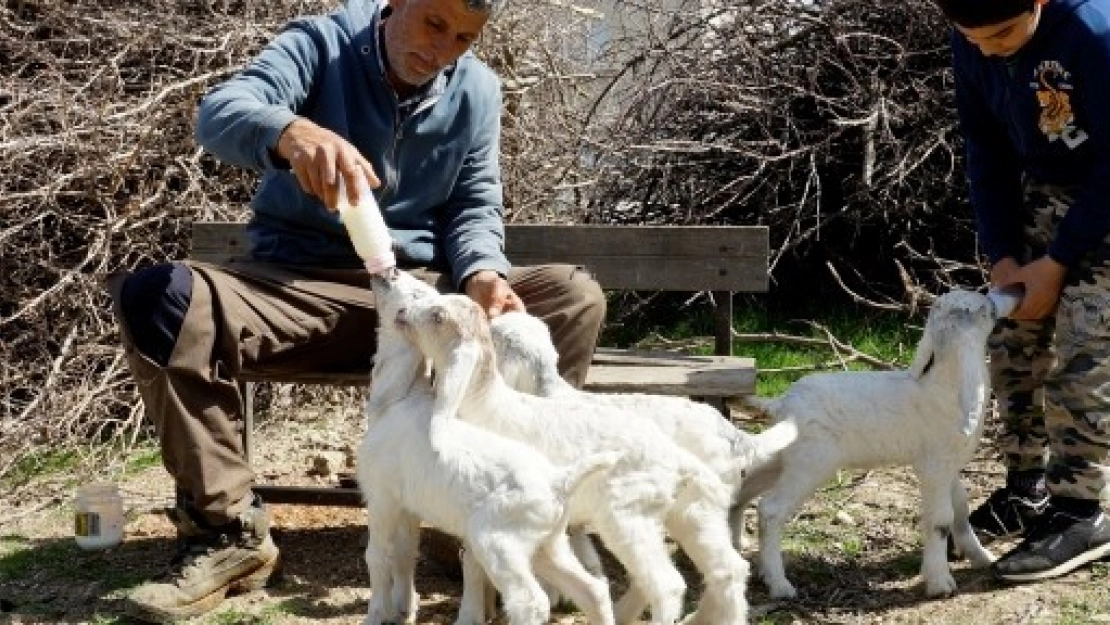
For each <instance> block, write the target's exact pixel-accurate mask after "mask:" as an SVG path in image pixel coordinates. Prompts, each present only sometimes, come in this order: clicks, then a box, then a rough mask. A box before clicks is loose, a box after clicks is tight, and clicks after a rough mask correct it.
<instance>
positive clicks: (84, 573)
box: [0, 537, 144, 589]
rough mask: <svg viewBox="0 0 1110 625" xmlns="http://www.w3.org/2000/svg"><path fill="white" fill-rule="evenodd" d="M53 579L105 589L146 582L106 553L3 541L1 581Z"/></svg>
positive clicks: (57, 543)
mask: <svg viewBox="0 0 1110 625" xmlns="http://www.w3.org/2000/svg"><path fill="white" fill-rule="evenodd" d="M31 575H40V576H49V577H51V578H53V579H67V580H73V581H78V582H91V581H97V582H101V583H102V584H103V585H104V587H105V588H109V589H117V588H129V587H131V586H134V585H136V584H138V583H140V582H142V581H143V579H144V576H143V575H142V574H141V573H138V572H133V571H127V570H123V569H121V568H120V567H118V566H117V565H116V564H114V563H112V562H110V561H109V560H107V559H105V558H104V557H103V555H102V552H97V551H85V550H83V549H81V548H80V547H79V546H77V543H76V542H74V541H70V540H49V541H45V542H41V543H35V542H32V541H30V540H27V539H26V538H22V537H17V538H14V539H9V538H7V537H5V538H4V540H3V541H2V542H0V582H4V581H17V580H21V579H26V578H28V577H30V576H31Z"/></svg>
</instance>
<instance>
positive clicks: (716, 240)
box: [190, 222, 769, 506]
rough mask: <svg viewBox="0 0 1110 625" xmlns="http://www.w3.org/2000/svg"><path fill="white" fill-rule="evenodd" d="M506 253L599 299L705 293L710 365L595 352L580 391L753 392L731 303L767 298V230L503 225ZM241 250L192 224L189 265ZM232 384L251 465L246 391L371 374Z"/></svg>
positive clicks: (300, 493) (309, 495)
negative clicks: (583, 277)
mask: <svg viewBox="0 0 1110 625" xmlns="http://www.w3.org/2000/svg"><path fill="white" fill-rule="evenodd" d="M505 248H506V249H505V252H506V255H507V256H508V257H509V260H510V261H511V262H512V263H513V264H514V265H521V266H523V265H538V264H545V263H553V262H558V263H570V264H576V265H581V266H584V267H586V268H587V269H589V270H590V271H591V272H592V273H593V275H594V276H595V277H596V278H597V280H598V282H599V283H600V284H601V285H602V287H603V288H605V289H607V290H627V291H688V292H696V291H709V292H712V294H713V302H714V304H715V306H714V318H715V331H714V336H715V340H714V355H712V356H694V355H683V354H674V353H670V352H634V351H629V350H614V349H599V350H598V352H597V354H596V355H595V357H594V360H593V363H592V364H591V366H590V371H589V374H588V376H587V379H586V388H587V389H588V390H591V391H595V392H641V393H656V394H665V395H682V396H688V397H694V398H698V399H701V400H704V401H708V402H711V403H713V404H714V405H717V406H718V407H722V408H723V407H724V406H725V405H726V403H727V402H728V400H729V399H732V398H736V397H740V396H743V395H748V394H751V393H753V392H754V390H755V376H756V369H755V362H754V361H753V360H752V359H750V358H741V357H735V356H732V355H731V353H732V311H733V308H732V295H733V294H734V293H737V292H765V291H766V290H767V287H768V272H767V259H768V253H769V242H768V233H767V228H766V227H763V226H614V225H602V226H594V225H537V224H508V225H507V226H506V232H505ZM246 249H247V237H246V229H245V225H244V224H242V223H233V222H196V223H194V224H193V234H192V250H191V254H190V258H192V259H194V260H201V261H208V262H220V261H223V260H226V259H228V258H232V257H236V256H241V255H243V254H244V253H245V251H246ZM239 380H240V382H242V383H243V384H244V394H243V396H244V406H243V418H244V433H243V434H244V446H245V449H246V452H247V458H248V460H250V457H251V451H252V432H253V429H254V406H253V386H254V384H255V383H258V382H283V383H296V384H327V385H341V386H349V385H359V386H366V385H368V384H369V382H370V372H369V371H352V372H349V373H342V374H315V375H298V376H289V375H285V376H279V377H275V376H272V375H265V374H262V373H257V372H250V371H246V372H243V373H242V374H241V375H240V376H239ZM255 490H256V491H257V492H258V493H259V495H260V496H261V497H262V498H263V499H264V500H266V501H269V502H271V503H302V504H318V505H353V506H358V505H361V501H360V496H359V493H358V490H357V489H355V488H350V487H346V488H310V487H292V486H273V485H259V486H257V487H256V488H255Z"/></svg>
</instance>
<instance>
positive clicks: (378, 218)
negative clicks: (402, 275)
mask: <svg viewBox="0 0 1110 625" xmlns="http://www.w3.org/2000/svg"><path fill="white" fill-rule="evenodd" d="M358 198H359V199H358V204H357V205H355V206H352V205H351V203H350V201H349V200H348V199H347V189H346V187H345V186H344V183H343V176H339V206H338V208H339V219H340V220H342V221H343V225H344V226H345V227H346V228H347V235H348V236H350V237H351V243H353V244H354V246H355V251H356V252H358V255H359V258H361V259H362V261H363V262H364V263H366V270H367V271H369V272H370V273H379V272H381V271H384V270H385V269H388V268H390V267H394V266H396V265H397V259H396V258H394V256H393V239H392V238H391V237H390V236H389V228H388V227H386V225H385V220H384V219H382V211H381V209H380V208H378V202H377V200H375V199H374V194H373V193H372V192H371V191H370V184H369V183H367V182H366V177H365V176H359V189H358Z"/></svg>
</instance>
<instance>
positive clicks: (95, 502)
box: [73, 482, 123, 550]
mask: <svg viewBox="0 0 1110 625" xmlns="http://www.w3.org/2000/svg"><path fill="white" fill-rule="evenodd" d="M73 535H74V537H75V538H76V539H77V544H78V545H79V546H80V547H81V548H82V549H90V550H91V549H108V548H110V547H115V546H116V545H118V544H119V543H120V541H122V540H123V498H122V497H120V494H119V490H118V489H117V488H116V485H115V484H112V483H110V482H96V483H93V484H86V485H85V486H82V487H80V488H78V489H77V494H76V496H74V499H73Z"/></svg>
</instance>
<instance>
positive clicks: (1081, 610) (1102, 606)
mask: <svg viewBox="0 0 1110 625" xmlns="http://www.w3.org/2000/svg"><path fill="white" fill-rule="evenodd" d="M1107 610H1110V605H1107V604H1106V603H1104V602H1094V601H1089V600H1087V599H1085V598H1080V599H1073V600H1068V601H1065V602H1064V603H1063V604H1061V605H1060V615H1059V616H1058V617H1057V619H1056V625H1087V624H1088V623H1093V622H1095V620H1094V616H1095V615H1102V616H1103V618H1105V612H1106V611H1107Z"/></svg>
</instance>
